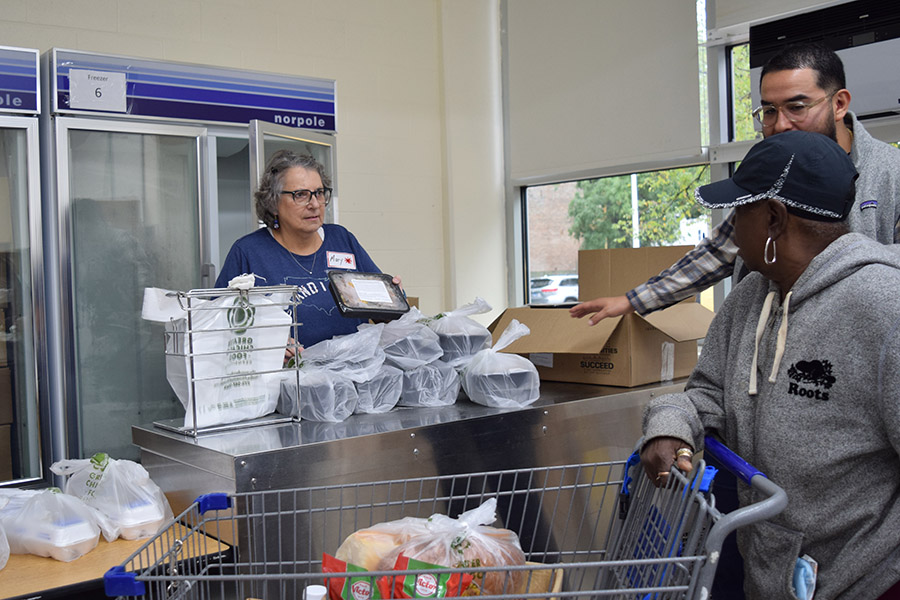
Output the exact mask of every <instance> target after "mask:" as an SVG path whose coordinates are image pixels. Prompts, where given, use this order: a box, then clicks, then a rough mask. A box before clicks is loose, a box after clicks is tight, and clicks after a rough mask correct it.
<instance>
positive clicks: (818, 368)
mask: <svg viewBox="0 0 900 600" xmlns="http://www.w3.org/2000/svg"><path fill="white" fill-rule="evenodd" d="M788 377H790V378H791V379H792V380H793V381H791V382H790V383H789V384H788V394H792V395H794V396H802V397H804V398H815V399H816V400H828V392H826V391H823V390H828V389H831V386H833V385H834V383H835V381H837V380H836V379H835V377H834V375H832V374H831V363H830V362H828V361H827V360H810V361H806V360H801V361H797V362H795V363H794V364H792V365H791V368H789V369H788ZM804 384H806V385H804ZM810 386H813V387H810Z"/></svg>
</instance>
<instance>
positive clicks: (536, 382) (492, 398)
mask: <svg viewBox="0 0 900 600" xmlns="http://www.w3.org/2000/svg"><path fill="white" fill-rule="evenodd" d="M530 333H531V330H530V329H528V326H527V325H525V324H523V323H520V322H519V321H518V320H516V319H513V320H512V321H511V322H510V323H509V325H507V327H506V329H504V330H503V333H502V334H500V337H499V339H497V343H496V344H494V347H493V348H488V349H487V350H482V351H481V352H479V353H478V354H476V355H475V356H474V357H472V360H470V361H469V363H468V364H467V365H466V368H465V369H464V370H463V373H462V387H463V390H464V391H465V392H466V395H467V396H468V397H469V399H470V400H472V402H475V403H476V404H483V405H484V406H492V407H495V408H522V407H525V406H528V405H529V404H532V403H533V402H534V401H535V400H537V399H538V398H539V397H540V395H541V381H540V377H539V376H538V372H537V368H536V367H535V366H534V364H533V363H532V362H531V361H530V360H528V359H527V358H525V357H524V356H519V355H518V354H503V353H501V352H500V350H503V349H504V348H506V347H507V346H509V345H510V344H512V343H513V342H514V341H516V340H517V339H519V338H521V337H523V336H526V335H528V334H530Z"/></svg>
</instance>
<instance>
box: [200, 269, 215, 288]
mask: <svg viewBox="0 0 900 600" xmlns="http://www.w3.org/2000/svg"><path fill="white" fill-rule="evenodd" d="M214 285H216V265H214V264H212V263H203V264H202V265H200V287H201V288H203V289H207V290H208V289H210V288H212V287H213V286H214Z"/></svg>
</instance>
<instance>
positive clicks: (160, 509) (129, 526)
mask: <svg viewBox="0 0 900 600" xmlns="http://www.w3.org/2000/svg"><path fill="white" fill-rule="evenodd" d="M50 470H51V471H53V472H54V473H56V474H57V475H63V476H66V477H68V480H67V481H66V487H65V491H66V494H69V495H70V496H75V497H76V498H79V499H80V500H82V501H83V502H84V503H85V504H87V505H88V506H92V507H94V508H96V509H97V510H99V511H100V512H102V513H103V514H105V515H106V516H107V517H109V519H110V521H112V523H113V525H115V526H116V528H117V529H118V534H119V536H121V537H122V538H124V539H126V540H136V539H140V538H145V537H150V536H152V535H154V534H156V533H157V532H158V531H159V530H160V529H162V527H163V526H164V525H165V524H166V523H167V522H169V521H170V520H171V519H172V518H173V517H174V515H173V514H172V508H171V507H170V506H169V501H168V500H167V499H166V496H165V494H163V492H162V490H161V489H160V488H159V486H158V485H156V484H155V483H154V482H153V481H152V480H151V479H150V474H149V473H147V470H146V469H144V467H142V466H141V465H139V464H137V463H136V462H133V461H130V460H116V459H114V458H110V457H109V456H108V455H107V454H105V453H103V452H98V453H97V454H95V455H94V456H92V457H91V458H81V459H69V460H60V461H57V462H55V463H53V464H52V465H50Z"/></svg>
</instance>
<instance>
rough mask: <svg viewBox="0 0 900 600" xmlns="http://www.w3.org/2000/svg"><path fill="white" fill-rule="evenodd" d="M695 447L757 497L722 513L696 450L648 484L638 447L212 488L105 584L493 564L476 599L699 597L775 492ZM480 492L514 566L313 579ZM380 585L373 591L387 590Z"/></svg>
mask: <svg viewBox="0 0 900 600" xmlns="http://www.w3.org/2000/svg"><path fill="white" fill-rule="evenodd" d="M706 450H707V452H710V453H712V454H714V455H715V456H716V457H717V458H719V459H720V461H721V462H722V463H723V464H724V465H726V466H727V467H728V468H729V470H732V471H734V472H735V473H736V474H737V475H739V476H740V477H741V478H742V479H743V480H744V481H745V482H747V483H749V484H750V485H751V486H752V487H753V488H754V489H756V490H758V491H759V492H761V493H762V495H763V496H765V499H764V500H762V501H761V502H758V503H756V504H753V505H750V506H747V507H744V508H742V509H739V510H736V511H734V512H732V513H729V514H721V513H720V512H719V511H718V510H716V507H715V499H714V496H713V495H712V493H711V485H712V482H713V478H714V476H715V469H714V468H713V467H707V466H706V465H705V463H704V462H703V460H698V465H697V466H696V468H695V470H694V471H693V474H692V476H691V477H686V476H685V475H684V474H682V473H681V472H679V471H677V470H675V469H673V471H672V476H671V477H669V481H668V484H667V485H666V487H664V488H656V487H654V486H653V485H652V484H651V483H649V481H648V479H647V477H645V476H644V475H643V472H642V469H641V466H640V459H639V458H638V457H637V455H636V454H635V455H632V457H631V458H629V459H628V460H627V461H617V462H600V463H590V464H578V465H568V466H554V467H541V468H531V469H520V470H508V471H493V472H483V473H471V474H466V475H447V476H437V477H426V478H419V479H399V480H393V481H379V482H374V483H365V484H348V485H337V486H321V487H311V488H302V489H291V490H274V491H264V492H253V493H243V494H234V495H225V494H210V495H206V496H201V497H200V498H198V499H197V501H196V502H195V503H194V504H193V505H192V506H191V507H189V508H188V509H187V510H185V512H184V513H182V514H181V515H179V516H178V517H177V518H176V520H175V522H173V523H172V524H171V525H170V526H169V527H168V528H167V529H165V530H164V531H162V532H161V533H160V534H158V535H157V536H156V537H155V538H153V539H151V540H150V541H148V542H147V544H145V545H144V546H143V547H142V548H141V549H139V550H138V551H137V552H135V554H133V555H132V556H131V557H129V558H128V560H126V561H125V563H123V564H122V565H121V566H118V567H115V568H113V569H111V570H110V571H109V572H108V573H107V574H106V576H105V585H106V592H107V595H110V596H119V597H139V598H150V599H154V600H155V599H175V598H202V599H217V598H223V599H232V598H234V599H239V600H245V599H247V598H265V599H269V600H271V599H278V600H282V599H288V598H290V599H294V598H296V599H298V600H299V599H300V598H303V597H304V596H303V590H304V589H305V588H306V587H307V586H309V585H314V584H315V585H321V584H323V583H326V577H327V578H328V583H331V582H332V581H333V580H334V579H336V578H348V579H350V581H351V583H352V584H354V585H352V586H348V588H347V589H352V590H353V592H354V593H353V594H351V597H349V598H348V599H347V600H369V599H371V600H375V599H376V598H378V597H379V596H378V595H377V590H378V589H379V588H378V585H377V584H378V580H379V578H381V577H389V578H390V577H399V576H404V575H412V576H415V577H429V576H430V577H432V578H433V577H434V576H440V575H447V574H455V573H460V574H471V575H473V576H474V575H477V574H478V573H482V574H483V573H493V572H497V573H500V574H501V575H502V576H503V577H504V580H503V581H504V583H503V588H502V589H503V593H502V594H494V595H491V596H487V595H483V596H482V597H483V598H485V599H486V600H529V599H531V598H542V599H548V600H550V599H556V600H564V599H568V598H588V597H590V598H593V597H602V598H608V597H614V598H628V599H638V600H644V599H651V598H654V599H655V598H708V597H709V590H710V586H711V583H712V579H713V575H714V573H715V569H716V560H715V558H714V557H717V556H718V553H719V549H720V548H721V545H722V542H723V540H724V539H725V537H726V536H727V535H728V534H729V533H730V532H732V531H733V530H735V529H736V528H738V527H741V526H743V525H746V524H748V523H752V522H755V521H759V520H763V519H767V518H770V517H772V516H774V515H776V514H778V513H779V512H780V511H781V510H782V509H783V508H784V507H785V506H786V504H787V498H786V495H785V493H784V491H783V490H782V489H781V488H779V487H778V486H777V485H775V484H774V483H772V482H770V481H769V480H768V479H766V478H765V476H764V475H762V474H761V473H759V472H758V471H756V470H755V469H754V468H753V467H752V466H750V465H748V464H747V463H746V462H744V461H743V460H741V459H740V458H739V457H737V456H736V455H734V454H733V453H732V452H731V451H730V450H728V449H727V448H725V447H724V446H722V445H721V444H720V443H718V442H717V441H716V440H714V439H712V438H707V441H706ZM489 498H496V499H497V513H498V517H499V521H500V523H499V525H501V526H503V527H506V528H508V529H511V530H513V531H515V532H517V533H518V535H519V540H520V543H521V545H522V548H523V550H524V552H525V555H526V559H527V563H526V564H525V565H522V566H504V567H485V566H481V567H477V568H474V567H472V568H453V569H440V570H435V569H429V570H427V571H423V570H418V571H417V570H406V571H372V572H363V573H359V572H355V573H340V574H338V573H329V574H328V575H323V571H322V554H323V553H328V554H333V553H334V552H335V551H336V549H337V548H338V547H339V546H340V544H341V542H342V541H343V540H344V538H345V537H346V536H347V535H349V534H350V533H352V532H355V531H356V530H358V529H361V528H365V527H369V526H372V525H374V524H376V523H381V522H386V521H392V520H396V519H399V518H402V517H407V516H414V517H429V516H431V515H433V514H435V513H442V514H448V515H450V516H456V515H458V514H460V513H461V512H463V511H466V510H469V509H472V508H474V507H477V506H479V505H481V504H482V503H483V502H484V501H485V500H487V499H489ZM495 525H498V523H495ZM382 581H384V580H382ZM342 583H343V582H342ZM391 590H393V586H391V587H390V588H389V589H388V593H387V594H386V595H385V596H384V597H393V593H392V592H391ZM461 591H462V590H450V591H449V592H448V595H450V594H453V595H460V592H461Z"/></svg>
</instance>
